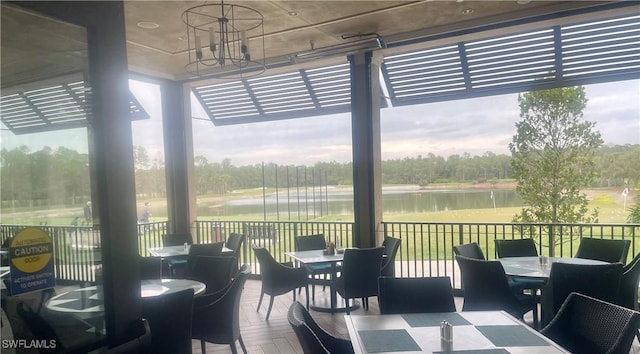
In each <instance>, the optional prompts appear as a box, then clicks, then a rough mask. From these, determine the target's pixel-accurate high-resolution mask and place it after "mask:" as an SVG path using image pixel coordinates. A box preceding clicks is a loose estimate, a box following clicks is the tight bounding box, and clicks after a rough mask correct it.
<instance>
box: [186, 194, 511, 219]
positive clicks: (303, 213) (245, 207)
mask: <svg viewBox="0 0 640 354" xmlns="http://www.w3.org/2000/svg"><path fill="white" fill-rule="evenodd" d="M382 202H383V210H384V213H385V214H393V213H424V212H438V211H448V210H462V209H485V208H494V207H496V208H505V207H519V206H522V205H523V202H522V199H521V198H520V196H518V195H517V194H516V192H515V190H513V189H493V190H491V189H438V190H430V189H418V188H390V189H384V190H383V195H382ZM265 213H266V214H267V215H279V216H280V217H281V218H284V219H287V218H291V219H308V218H317V217H322V216H326V215H353V197H352V191H351V190H349V189H335V188H327V189H322V190H320V189H319V188H317V189H316V190H315V191H311V190H308V191H306V192H301V193H297V191H292V190H290V191H286V190H285V191H280V192H279V193H277V194H276V193H273V194H270V195H267V196H265V197H264V198H263V197H255V198H246V199H237V200H230V201H226V202H224V203H199V207H198V216H213V217H215V216H230V215H264V214H265Z"/></svg>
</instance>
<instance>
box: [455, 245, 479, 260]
mask: <svg viewBox="0 0 640 354" xmlns="http://www.w3.org/2000/svg"><path fill="white" fill-rule="evenodd" d="M453 252H454V253H455V254H456V255H457V256H463V257H467V258H473V259H483V260H484V259H486V258H485V257H484V253H482V249H481V248H480V246H478V244H477V243H475V242H472V243H466V244H464V245H458V246H453Z"/></svg>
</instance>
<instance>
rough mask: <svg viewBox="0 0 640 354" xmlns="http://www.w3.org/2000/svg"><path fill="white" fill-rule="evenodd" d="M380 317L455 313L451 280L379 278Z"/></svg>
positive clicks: (446, 278)
mask: <svg viewBox="0 0 640 354" xmlns="http://www.w3.org/2000/svg"><path fill="white" fill-rule="evenodd" d="M378 302H379V304H380V313H381V314H396V313H421V312H455V311H456V305H455V302H454V300H453V289H452V287H451V278H449V277H432V278H429V277H422V278H393V277H380V278H378Z"/></svg>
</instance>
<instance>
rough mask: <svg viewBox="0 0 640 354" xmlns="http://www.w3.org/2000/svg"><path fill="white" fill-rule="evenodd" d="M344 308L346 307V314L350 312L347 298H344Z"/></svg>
mask: <svg viewBox="0 0 640 354" xmlns="http://www.w3.org/2000/svg"><path fill="white" fill-rule="evenodd" d="M344 303H345V308H346V309H347V315H350V314H351V308H350V307H349V299H344Z"/></svg>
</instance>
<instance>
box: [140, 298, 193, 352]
mask: <svg viewBox="0 0 640 354" xmlns="http://www.w3.org/2000/svg"><path fill="white" fill-rule="evenodd" d="M192 316H193V289H185V290H181V291H177V292H174V293H168V294H164V295H158V296H152V297H145V298H142V317H144V318H146V319H147V321H149V328H150V329H151V347H150V350H149V353H154V354H160V353H167V354H181V353H185V354H190V353H191V352H192V351H191V319H192Z"/></svg>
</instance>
